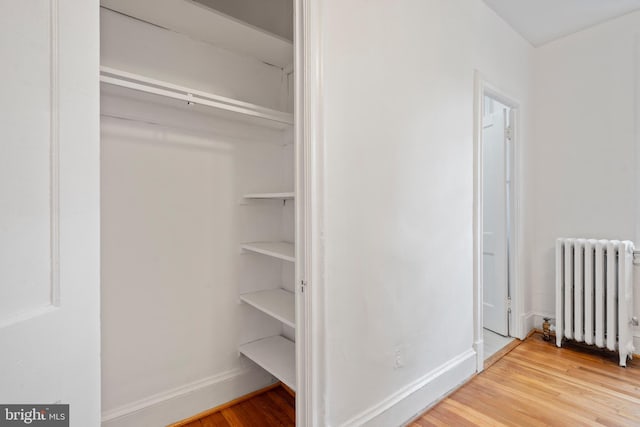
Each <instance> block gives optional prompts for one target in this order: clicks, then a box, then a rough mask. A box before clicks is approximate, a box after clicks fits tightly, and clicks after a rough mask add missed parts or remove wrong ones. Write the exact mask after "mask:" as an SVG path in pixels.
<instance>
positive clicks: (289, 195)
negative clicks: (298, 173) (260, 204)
mask: <svg viewBox="0 0 640 427" xmlns="http://www.w3.org/2000/svg"><path fill="white" fill-rule="evenodd" d="M244 198H245V199H277V200H290V199H293V198H295V195H294V193H293V191H291V192H284V193H250V194H245V195H244Z"/></svg>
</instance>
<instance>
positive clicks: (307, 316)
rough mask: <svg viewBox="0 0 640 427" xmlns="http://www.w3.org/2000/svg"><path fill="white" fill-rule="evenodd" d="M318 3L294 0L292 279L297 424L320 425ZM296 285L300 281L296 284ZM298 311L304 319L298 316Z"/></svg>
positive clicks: (321, 203)
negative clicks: (294, 288) (297, 250)
mask: <svg viewBox="0 0 640 427" xmlns="http://www.w3.org/2000/svg"><path fill="white" fill-rule="evenodd" d="M321 3H322V2H319V1H313V0H295V12H294V13H295V18H296V29H295V36H294V37H295V39H296V40H295V43H294V46H296V51H295V64H296V72H295V79H296V81H295V114H294V117H296V123H295V126H294V127H295V132H296V148H297V149H298V154H297V156H296V157H297V162H296V168H297V181H296V184H297V186H298V188H297V189H296V192H297V193H298V194H296V200H297V203H296V205H297V206H299V207H300V208H299V209H300V210H298V211H297V214H298V215H299V222H300V221H302V223H303V225H302V227H301V228H299V229H298V230H297V231H298V234H297V235H296V243H297V244H296V247H299V248H301V250H303V252H304V253H301V254H299V255H300V256H299V257H298V259H299V260H303V263H304V266H302V265H296V268H297V270H296V279H297V280H298V283H297V284H296V285H297V286H298V285H299V283H300V280H304V281H305V282H306V284H307V285H306V290H305V292H304V293H302V292H300V290H299V289H298V292H296V295H297V304H296V307H297V308H296V310H297V315H298V318H297V320H296V321H297V322H299V323H301V325H300V327H298V328H296V332H299V333H300V334H301V335H299V336H297V337H296V342H297V344H298V345H297V364H298V375H297V381H298V392H297V396H296V424H297V425H299V426H301V427H316V426H324V425H326V422H325V415H326V414H325V409H324V394H325V393H324V388H325V376H324V372H325V359H324V297H323V294H324V242H323V238H322V236H323V232H324V226H323V224H324V186H323V183H324V163H323V152H324V140H323V138H324V136H323V121H322V120H323V119H322V117H323V116H322V106H323V100H322V93H323V89H322V32H321V29H322V25H321V16H322V10H321V7H322V6H321ZM298 287H299V286H298ZM301 317H302V319H301Z"/></svg>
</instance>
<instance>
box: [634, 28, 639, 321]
mask: <svg viewBox="0 0 640 427" xmlns="http://www.w3.org/2000/svg"><path fill="white" fill-rule="evenodd" d="M633 50H634V52H633V55H634V61H633V67H634V70H633V75H634V77H635V78H634V80H633V81H634V86H635V87H634V94H635V96H634V100H633V108H634V123H633V126H634V143H633V157H634V165H635V168H634V172H635V177H634V187H635V188H634V196H635V199H636V200H635V202H636V203H635V215H634V216H635V221H636V223H635V240H634V242H635V243H636V244H639V242H640V34H638V33H636V34H635V36H634V46H633ZM636 301H637V298H636ZM636 309H637V308H636Z"/></svg>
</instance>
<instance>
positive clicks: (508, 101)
mask: <svg viewBox="0 0 640 427" xmlns="http://www.w3.org/2000/svg"><path fill="white" fill-rule="evenodd" d="M485 95H489V96H491V97H492V98H494V99H496V100H498V101H499V102H501V103H503V104H504V105H507V106H508V107H510V108H511V109H512V110H513V111H514V121H515V123H514V126H513V128H514V135H513V142H512V144H513V159H512V169H513V176H512V182H513V185H512V192H513V193H514V194H512V197H511V201H512V229H511V240H512V244H511V255H512V256H510V268H511V271H512V272H513V274H512V279H513V283H512V284H511V285H512V286H511V301H512V306H511V309H512V311H511V320H512V322H513V325H512V326H513V327H512V328H511V331H510V332H511V335H512V336H514V337H516V338H519V339H524V337H526V334H527V332H528V331H526V330H525V329H526V328H525V325H524V323H523V321H522V313H523V311H524V292H523V289H522V287H523V283H524V281H523V278H522V271H523V268H522V259H521V258H522V257H521V254H522V253H523V252H522V248H521V238H520V236H521V235H522V215H521V205H522V153H523V150H522V147H521V145H522V143H523V138H522V137H521V132H520V129H521V128H522V123H521V119H520V103H519V102H518V101H517V100H515V99H513V98H511V97H510V96H508V95H506V94H505V93H504V92H503V91H501V90H499V89H498V88H497V87H496V86H494V85H492V84H491V83H489V82H488V81H487V80H486V79H485V78H484V77H483V76H482V74H481V73H480V72H479V71H478V70H475V72H474V138H473V168H474V196H473V217H474V218H473V239H474V242H473V272H474V274H473V308H474V313H473V314H474V326H473V338H474V339H473V341H474V343H475V345H477V344H478V343H479V342H480V341H482V335H483V333H482V324H483V321H482V300H483V298H482V295H483V293H482V273H483V271H482V250H483V248H482V183H483V172H482V148H481V142H482V119H483V117H482V105H483V98H484V96H485ZM476 354H477V357H478V360H477V367H478V372H481V371H482V370H483V369H484V359H483V357H484V355H483V352H482V351H478V352H476Z"/></svg>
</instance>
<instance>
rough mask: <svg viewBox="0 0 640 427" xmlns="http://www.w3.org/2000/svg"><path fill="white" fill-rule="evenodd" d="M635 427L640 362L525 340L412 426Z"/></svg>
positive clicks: (639, 400) (639, 408)
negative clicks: (624, 362)
mask: <svg viewBox="0 0 640 427" xmlns="http://www.w3.org/2000/svg"><path fill="white" fill-rule="evenodd" d="M442 422H444V423H445V424H446V423H448V424H449V425H466V424H465V423H466V422H471V423H475V425H479V426H484V425H490V426H523V427H524V426H531V427H533V426H602V425H604V426H636V425H637V426H640V362H639V361H638V360H637V359H636V360H633V361H630V362H628V364H627V368H622V367H620V366H618V357H617V355H615V354H613V353H610V352H606V351H602V350H593V349H591V348H584V347H580V346H576V345H573V344H571V343H567V344H566V345H565V344H563V347H562V348H558V347H556V346H555V344H554V343H550V342H545V341H543V340H542V339H541V337H540V335H533V336H531V337H529V338H527V339H526V340H525V341H524V342H523V343H521V344H520V345H519V346H517V347H515V348H514V349H512V350H511V351H510V352H509V353H508V354H506V355H505V356H504V357H503V358H502V359H500V360H498V361H496V362H495V363H494V364H493V365H492V366H491V367H490V368H488V369H486V370H485V371H484V372H482V373H480V374H479V375H477V376H475V377H474V378H473V379H472V380H471V381H469V382H468V383H466V384H465V385H463V386H462V387H461V388H460V389H458V390H457V391H455V392H454V393H452V394H451V395H450V396H449V397H447V398H446V399H444V400H443V401H442V402H440V403H439V404H438V405H436V406H434V407H433V408H432V409H431V410H430V411H427V412H426V413H425V414H423V415H422V416H421V417H420V418H419V419H417V420H415V421H414V423H413V424H412V425H413V426H424V425H439V423H442Z"/></svg>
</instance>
